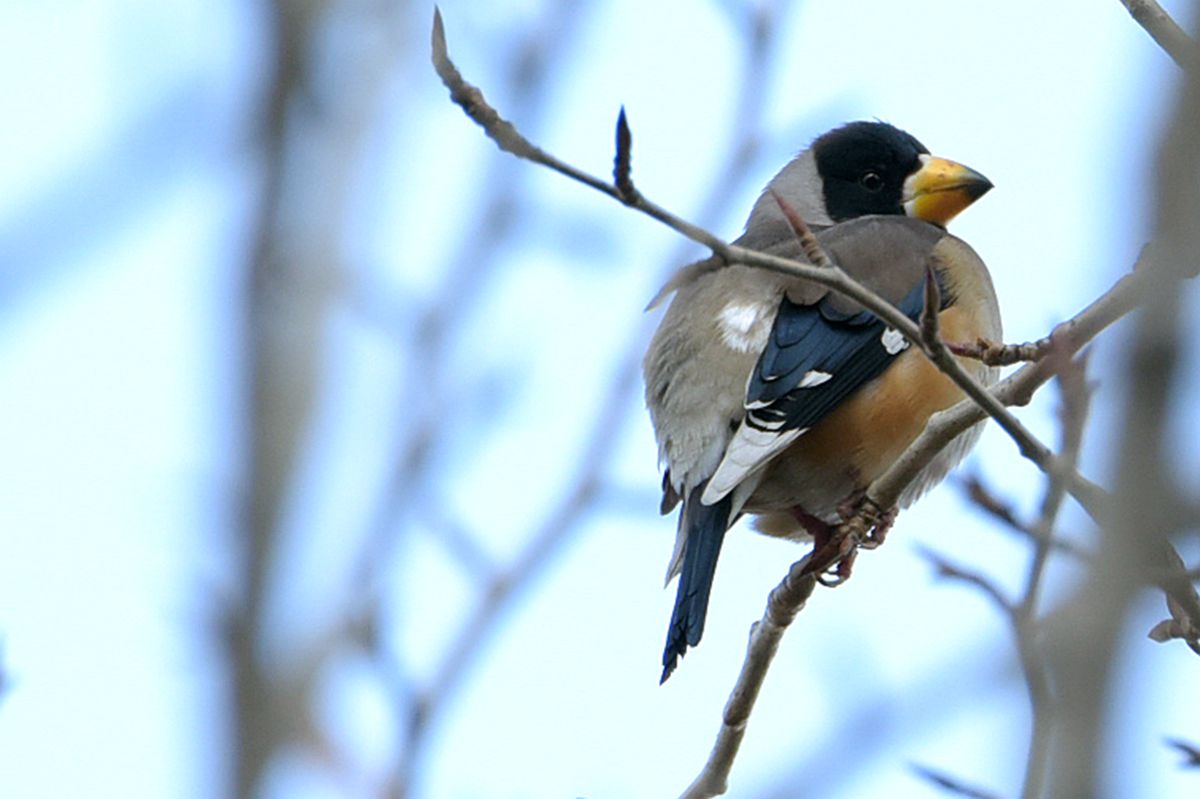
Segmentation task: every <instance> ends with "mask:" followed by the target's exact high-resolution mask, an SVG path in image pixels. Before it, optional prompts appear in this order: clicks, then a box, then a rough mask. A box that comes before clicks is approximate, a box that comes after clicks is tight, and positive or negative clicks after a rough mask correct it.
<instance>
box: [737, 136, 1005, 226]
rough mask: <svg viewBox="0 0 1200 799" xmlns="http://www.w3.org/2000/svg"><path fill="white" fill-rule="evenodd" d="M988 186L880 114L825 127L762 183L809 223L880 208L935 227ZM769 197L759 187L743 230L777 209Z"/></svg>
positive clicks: (838, 219)
mask: <svg viewBox="0 0 1200 799" xmlns="http://www.w3.org/2000/svg"><path fill="white" fill-rule="evenodd" d="M991 188H992V183H991V181H989V180H988V179H987V178H985V177H984V176H983V175H981V174H979V173H978V172H976V171H975V170H973V169H971V168H969V167H966V166H963V165H962V164H959V163H956V162H954V161H950V160H947V159H945V158H938V157H936V156H932V155H930V154H929V150H928V149H926V147H925V145H923V144H921V142H919V141H917V139H915V138H914V137H913V136H911V135H909V134H908V133H905V132H904V131H902V130H900V129H899V128H896V127H894V126H892V125H889V124H887V123H885V122H851V123H850V124H848V125H843V126H842V127H840V128H835V129H833V130H831V131H829V132H828V133H825V134H823V135H822V136H820V137H819V138H818V139H817V140H816V141H814V142H813V143H812V146H811V147H809V148H808V149H807V150H805V151H804V152H803V153H801V154H800V155H799V156H797V157H796V158H795V159H794V160H793V161H792V162H791V163H789V164H788V165H787V166H785V167H784V168H783V169H782V170H781V171H780V172H779V174H778V175H776V176H775V177H774V178H773V179H772V180H771V182H770V184H769V185H768V189H772V190H774V191H775V192H776V193H778V194H780V195H781V196H782V197H783V198H784V199H786V200H787V201H788V202H789V203H791V204H792V205H793V206H794V207H795V208H796V210H797V211H799V213H800V215H801V216H802V217H803V218H804V219H805V221H806V222H808V223H809V224H810V225H833V224H837V223H838V222H845V221H846V220H848V219H854V218H856V217H860V216H867V215H868V214H885V215H897V216H901V215H903V216H910V217H914V218H917V219H922V220H924V221H926V222H930V223H932V224H935V225H938V226H940V227H945V226H946V224H947V223H948V222H949V221H950V220H951V219H953V218H954V217H955V216H956V215H957V214H958V213H959V212H960V211H962V210H963V209H964V208H966V207H967V206H968V205H970V204H971V203H973V202H975V200H978V199H979V198H980V197H982V196H983V195H984V194H986V193H987V191H988V190H989V189H991ZM774 205H775V201H774V198H773V197H771V195H770V192H765V193H764V195H763V196H762V197H760V198H759V201H758V202H757V203H756V204H755V206H754V211H753V212H752V213H751V215H750V221H749V222H748V223H747V230H748V231H749V230H750V228H751V227H752V226H753V225H755V224H756V223H757V221H758V220H761V221H763V222H766V221H772V220H774V219H776V218H778V217H780V216H781V215H780V214H779V213H778V212H777V209H776V208H773V207H772V206H774ZM756 217H758V220H756Z"/></svg>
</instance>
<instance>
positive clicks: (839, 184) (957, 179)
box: [642, 120, 1001, 683]
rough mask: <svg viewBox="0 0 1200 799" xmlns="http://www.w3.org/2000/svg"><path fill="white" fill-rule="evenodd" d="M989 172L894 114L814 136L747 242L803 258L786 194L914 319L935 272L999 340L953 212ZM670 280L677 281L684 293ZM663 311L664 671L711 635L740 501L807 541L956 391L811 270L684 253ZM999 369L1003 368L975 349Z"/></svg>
mask: <svg viewBox="0 0 1200 799" xmlns="http://www.w3.org/2000/svg"><path fill="white" fill-rule="evenodd" d="M991 188H992V183H991V181H989V180H988V179H987V178H985V177H984V176H983V175H981V174H980V173H979V172H976V171H975V170H973V169H971V168H969V167H967V166H965V165H963V164H960V163H957V162H955V161H951V160H949V159H945V158H940V157H936V156H933V155H931V154H930V152H929V150H928V149H927V148H926V147H925V146H924V145H923V144H921V142H920V141H918V140H917V139H916V138H915V137H913V136H912V135H910V134H909V133H907V132H905V131H903V130H901V129H899V128H897V127H895V126H893V125H891V124H888V123H886V122H882V121H878V120H874V121H858V122H851V123H848V124H845V125H842V126H840V127H837V128H834V129H833V130H830V131H828V132H827V133H824V134H822V135H821V136H819V137H817V138H816V139H815V140H814V141H813V142H812V144H811V145H810V146H809V147H808V148H807V149H806V150H804V151H803V152H801V153H800V154H799V155H798V156H796V157H795V158H794V159H793V160H792V161H790V162H789V163H788V164H787V165H786V166H784V167H783V169H782V170H780V171H779V173H778V174H776V175H775V177H774V178H772V179H771V181H770V182H769V183H768V184H767V186H766V188H765V189H764V190H763V192H762V194H761V195H760V196H759V197H758V199H757V201H756V202H755V204H754V206H753V208H752V210H751V212H750V215H749V217H748V219H747V222H746V225H745V230H744V232H743V233H742V235H741V236H740V237H739V238H738V239H737V240H736V241H735V242H734V243H735V244H737V245H740V246H742V247H747V248H750V249H754V250H758V251H762V252H767V253H771V254H774V255H779V256H783V257H787V258H793V259H797V260H801V261H806V260H807V258H806V257H805V255H804V251H803V249H802V246H801V243H800V241H799V238H798V236H797V235H796V233H795V230H794V228H793V226H792V224H791V223H790V222H789V221H788V218H787V216H786V215H785V213H784V211H783V210H782V207H781V203H780V201H779V199H777V198H781V199H782V200H783V201H784V202H786V203H787V204H788V205H790V206H792V208H794V209H795V210H796V212H798V213H799V215H800V216H801V218H803V219H804V220H805V221H806V222H807V224H808V225H809V227H810V228H811V229H812V231H813V232H814V234H815V236H816V239H817V241H818V242H820V244H821V246H822V249H824V250H825V251H826V253H827V254H828V255H829V256H830V257H831V259H832V260H833V262H834V263H836V264H837V265H838V266H840V267H841V268H842V269H843V270H844V271H845V272H847V273H848V274H849V275H850V276H851V277H853V278H855V279H856V280H858V281H859V282H861V283H863V284H864V285H866V286H867V287H868V288H870V289H872V290H873V291H875V292H876V293H877V294H879V295H881V296H882V297H883V298H884V299H886V300H888V301H889V302H891V303H892V304H893V305H895V306H896V307H897V308H898V309H899V310H900V311H902V312H903V313H904V314H905V315H907V316H908V317H909V318H911V319H913V320H916V319H918V318H919V316H920V314H921V311H922V309H923V307H924V301H925V300H924V297H925V292H926V288H925V282H926V275H927V273H929V274H932V275H934V276H935V277H936V280H937V283H938V288H939V290H940V292H939V293H940V303H941V306H940V308H939V309H938V321H939V325H940V328H939V329H940V331H941V334H942V337H943V338H944V339H945V340H946V341H961V342H974V341H976V340H977V339H979V338H986V339H989V340H1000V336H1001V325H1000V310H999V305H998V302H997V299H996V292H995V289H994V287H993V285H992V280H991V275H990V273H989V272H988V269H987V267H986V266H985V264H984V263H983V261H982V259H981V258H980V257H979V255H978V254H976V252H975V251H974V250H973V249H971V247H970V246H969V245H968V244H967V243H966V242H964V241H963V240H961V239H959V238H957V237H955V236H953V235H951V234H950V233H948V232H947V231H946V225H947V223H948V222H949V221H950V220H951V219H952V218H953V217H954V216H956V215H957V214H958V213H959V212H960V211H962V210H963V209H965V208H966V207H967V206H969V205H971V204H972V203H973V202H975V201H976V200H978V199H979V198H980V197H982V196H983V195H984V194H986V193H987V192H988V191H989V190H990V189H991ZM672 295H673V296H672ZM668 296H671V301H670V304H669V307H668V308H667V310H666V312H665V314H664V315H663V318H662V320H661V322H660V324H659V326H658V328H657V330H656V332H655V334H654V336H653V337H652V339H651V342H650V345H649V347H648V349H647V352H646V355H645V358H644V360H643V364H642V367H643V377H644V380H645V398H646V405H647V408H648V410H649V414H650V420H651V424H652V426H653V428H654V433H655V438H656V440H657V443H658V450H659V460H660V465H661V467H662V468H663V482H662V489H663V496H662V504H661V507H660V510H661V512H662V513H663V514H664V515H665V514H668V513H670V512H672V511H673V510H674V509H675V508H676V507H677V506H679V516H678V526H677V531H676V538H675V547H674V550H673V552H672V555H671V559H670V562H669V565H668V569H667V584H668V585H669V584H670V581H671V579H672V578H673V577H676V576H678V578H679V584H678V588H677V591H676V598H675V605H674V609H673V611H672V615H671V621H670V624H669V627H668V632H667V641H666V646H665V648H664V650H663V658H662V667H663V670H662V676H661V678H660V683H662V682H665V681H666V680H667V678H668V677H669V676H670V675H671V673H672V672H673V671H674V669H675V667H676V664H677V663H678V660H679V658H681V657H682V656H683V655H684V654H685V653H686V652H687V651H688V648H689V647H694V646H696V645H697V644H699V642H700V639H701V636H702V634H703V632H704V620H705V616H706V614H707V609H708V601H709V595H710V593H711V590H712V584H713V578H714V575H715V571H716V564H717V559H718V555H719V554H720V550H721V545H722V542H723V541H724V538H725V534H726V532H727V531H728V529H729V528H730V527H731V526H732V525H733V524H734V523H735V522H737V521H738V520H739V519H740V518H741V517H742V516H744V515H749V516H751V517H753V518H754V523H755V527H756V528H757V529H758V530H759V531H760V532H763V533H765V534H768V535H773V536H781V537H785V538H791V539H796V540H799V541H807V540H810V539H812V540H813V542H814V549H816V548H817V547H819V546H820V545H821V544H822V543H823V542H824V541H826V540H828V537H829V535H830V534H831V532H832V530H833V529H834V527H835V526H836V524H837V523H838V522H839V521H841V519H842V516H841V513H840V512H839V509H844V508H846V507H848V503H850V502H852V501H853V500H855V499H856V498H861V497H862V496H864V494H865V491H866V488H867V487H868V486H869V485H870V483H871V482H872V481H873V480H874V479H875V478H877V477H879V476H880V475H881V474H882V473H883V472H884V471H885V470H886V469H887V468H888V467H889V466H890V465H891V464H892V463H893V462H895V460H896V458H897V457H898V456H899V455H900V454H901V453H902V452H903V451H904V449H905V448H906V447H907V446H908V445H909V444H910V443H911V442H912V441H913V440H914V439H915V438H916V437H917V436H918V435H919V434H920V432H921V431H922V429H923V428H924V426H925V424H926V422H927V421H928V420H929V417H930V416H931V415H932V414H934V413H935V412H937V411H939V410H942V409H944V408H947V407H949V406H951V405H953V404H955V403H956V402H958V401H959V400H960V399H962V397H963V394H962V393H961V392H960V390H959V389H958V388H957V386H955V385H954V384H953V383H952V382H951V381H950V380H949V378H947V377H946V376H945V375H943V374H942V373H941V372H940V371H938V369H937V368H936V367H935V366H933V364H932V363H930V362H929V360H928V359H927V358H926V357H925V356H924V354H923V353H922V352H921V351H920V349H919V348H914V347H910V346H909V342H908V341H907V340H906V339H905V338H904V337H903V336H902V335H901V334H900V333H899V332H898V331H897V330H895V329H892V328H890V327H888V326H887V324H885V323H884V322H882V321H881V320H880V319H879V318H878V317H876V316H875V315H874V314H872V313H871V312H869V311H866V310H865V309H864V308H862V306H860V305H858V304H857V303H856V302H854V301H852V300H850V299H848V298H845V297H843V296H841V295H839V294H837V293H835V292H832V291H830V290H829V289H827V288H825V287H823V286H820V285H818V284H816V283H812V282H810V281H806V280H803V279H801V278H796V277H792V276H787V275H782V274H779V273H776V272H773V271H767V270H764V269H759V268H755V267H751V266H747V265H742V264H736V263H733V264H725V263H724V262H723V261H722V260H721V259H720V258H719V256H717V255H713V256H712V257H710V258H707V259H705V260H702V261H699V262H696V263H694V264H690V265H688V266H685V267H683V268H682V269H680V270H679V271H677V272H676V274H675V275H674V276H673V277H672V278H671V279H670V280H669V281H668V282H667V284H666V285H665V286H664V287H663V290H662V291H660V292H659V296H658V297H656V299H655V300H654V301H653V302H652V303H651V306H650V307H654V305H656V304H657V303H659V302H661V301H663V300H664V299H665V298H666V297H668ZM962 362H963V365H964V367H965V368H966V369H967V371H968V372H969V373H971V374H972V375H973V376H974V377H975V378H977V379H979V380H980V381H982V382H984V383H985V384H990V383H992V382H994V381H995V379H996V376H997V370H996V369H995V368H994V367H991V366H988V365H985V364H983V363H982V362H980V361H978V360H966V359H963V360H962ZM980 431H981V426H980V425H976V426H975V427H974V428H972V429H971V430H968V431H967V432H965V433H963V434H962V435H961V436H959V437H958V438H957V439H956V440H955V441H954V442H952V443H951V444H950V445H949V446H948V447H946V448H945V449H943V451H942V452H941V454H939V455H938V456H937V457H936V458H935V459H934V460H933V461H932V462H931V463H930V464H929V465H928V466H927V467H926V468H925V469H924V470H923V471H922V472H921V474H920V475H919V476H918V477H917V479H916V480H915V481H914V482H913V483H912V484H911V485H910V486H909V487H908V488H907V489H906V490H905V491H904V492H903V494H902V495H901V497H900V499H899V506H900V507H906V506H908V505H909V504H911V503H912V502H913V501H914V500H916V499H917V498H918V497H919V496H920V495H921V494H923V493H924V492H925V491H926V490H928V489H929V488H931V487H932V486H934V485H936V484H937V483H938V482H940V481H941V480H942V479H943V478H944V477H945V476H946V474H947V473H948V472H949V470H950V469H952V468H953V467H954V466H955V465H956V464H957V463H958V462H959V461H960V460H961V459H962V458H963V457H964V456H965V455H966V454H967V452H968V451H969V450H970V449H971V448H972V447H973V446H974V444H975V442H976V440H977V439H978V437H979V433H980Z"/></svg>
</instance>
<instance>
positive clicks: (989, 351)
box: [946, 336, 1053, 366]
mask: <svg viewBox="0 0 1200 799" xmlns="http://www.w3.org/2000/svg"><path fill="white" fill-rule="evenodd" d="M1052 346H1053V345H1052V343H1051V339H1050V337H1049V336H1046V337H1045V338H1040V339H1038V340H1037V341H1027V342H1025V343H1024V344H1005V343H1003V342H998V341H990V340H988V339H986V338H982V337H980V338H977V339H975V340H974V341H947V342H946V347H947V348H948V349H949V350H950V352H952V353H954V354H955V355H957V356H959V357H960V358H973V359H975V360H977V361H982V362H983V363H986V364H987V365H988V366H1011V365H1013V364H1015V363H1024V362H1026V361H1040V360H1041V359H1042V358H1044V357H1046V355H1047V354H1049V352H1050V349H1051V347H1052Z"/></svg>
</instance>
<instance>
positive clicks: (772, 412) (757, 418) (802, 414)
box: [746, 281, 945, 433]
mask: <svg viewBox="0 0 1200 799" xmlns="http://www.w3.org/2000/svg"><path fill="white" fill-rule="evenodd" d="M939 282H940V281H939ZM943 296H945V293H943ZM830 300H831V296H829V295H827V296H826V297H825V298H823V299H822V300H821V301H820V302H817V303H815V304H813V305H800V304H798V303H794V302H792V301H791V300H789V299H788V298H787V297H786V296H785V297H784V298H783V300H782V301H781V302H780V306H779V313H778V314H777V315H776V317H775V324H774V326H773V327H772V330H771V336H770V338H769V339H768V341H767V346H766V349H765V350H763V353H762V355H761V356H760V358H759V360H758V364H757V365H756V366H755V369H754V372H753V373H752V374H751V376H750V381H749V383H748V384H747V387H746V406H747V408H749V409H750V410H749V412H748V413H747V415H746V418H747V421H748V422H749V423H750V424H751V425H752V426H754V427H757V428H759V429H763V430H774V431H777V432H780V433H782V432H785V431H788V430H796V429H804V428H809V427H812V426H813V425H814V424H816V423H817V422H819V421H820V420H821V419H822V418H823V417H824V416H825V415H826V414H828V413H829V412H830V411H832V410H833V409H834V408H836V407H837V406H838V404H839V403H841V402H842V400H844V399H845V398H846V397H848V396H850V394H852V393H854V391H855V390H856V389H858V388H859V387H860V386H862V385H863V384H864V383H867V382H869V381H871V380H873V379H874V378H876V377H878V376H879V375H881V374H882V373H883V371H884V370H885V369H887V367H888V365H889V364H891V362H892V361H893V360H894V359H895V357H896V356H897V355H899V354H900V351H897V352H896V353H889V352H888V351H887V348H886V347H884V345H883V341H882V339H883V334H884V331H886V330H887V325H886V324H885V323H884V322H883V321H881V320H880V319H879V317H877V316H875V314H873V313H871V312H870V311H857V312H854V313H847V312H844V311H839V310H837V309H836V308H834V307H833V305H832V303H831V302H830ZM924 302H925V287H924V284H923V283H918V284H917V285H916V286H914V287H913V288H912V289H911V290H910V291H909V292H908V294H906V295H905V296H904V298H903V299H902V300H900V302H899V303H898V304H897V306H896V307H897V308H898V309H899V310H900V311H901V313H903V314H904V315H905V316H907V317H908V318H909V319H912V320H914V321H915V320H916V319H917V318H918V317H919V316H920V315H921V309H922V308H923V307H924ZM814 370H815V371H819V372H824V373H826V374H829V375H831V377H830V378H829V379H828V380H826V381H825V382H823V383H821V384H820V385H814V386H810V387H808V388H799V385H800V382H801V381H802V380H803V379H804V376H805V375H806V374H808V373H809V372H811V371H814Z"/></svg>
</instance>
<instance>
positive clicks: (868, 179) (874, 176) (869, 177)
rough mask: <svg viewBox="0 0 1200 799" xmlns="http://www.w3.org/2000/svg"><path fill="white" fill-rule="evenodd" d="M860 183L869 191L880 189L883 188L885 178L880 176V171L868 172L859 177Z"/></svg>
mask: <svg viewBox="0 0 1200 799" xmlns="http://www.w3.org/2000/svg"><path fill="white" fill-rule="evenodd" d="M858 185H860V186H862V187H863V188H864V189H866V190H867V191H879V190H880V189H882V188H883V178H881V177H879V173H878V172H867V173H865V174H864V175H863V176H862V177H861V178H859V179H858Z"/></svg>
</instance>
